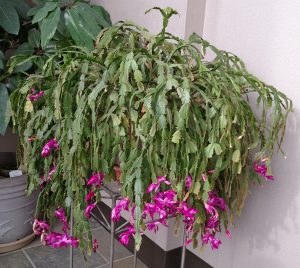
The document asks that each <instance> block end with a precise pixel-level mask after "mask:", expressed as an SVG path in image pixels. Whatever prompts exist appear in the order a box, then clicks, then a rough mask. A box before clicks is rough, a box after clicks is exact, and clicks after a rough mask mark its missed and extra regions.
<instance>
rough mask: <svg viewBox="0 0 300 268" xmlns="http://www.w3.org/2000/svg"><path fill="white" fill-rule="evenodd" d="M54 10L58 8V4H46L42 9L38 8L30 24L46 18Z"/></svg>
mask: <svg viewBox="0 0 300 268" xmlns="http://www.w3.org/2000/svg"><path fill="white" fill-rule="evenodd" d="M55 8H58V3H55V2H47V3H46V4H45V5H44V6H43V7H41V8H39V10H38V11H37V12H36V13H35V15H34V16H33V18H32V24H34V23H37V22H39V21H41V20H42V19H44V18H46V17H47V15H48V13H49V12H51V11H52V10H54V9H55ZM31 12H32V11H31ZM34 12H35V11H34ZM30 14H31V13H30Z"/></svg>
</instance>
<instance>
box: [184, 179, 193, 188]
mask: <svg viewBox="0 0 300 268" xmlns="http://www.w3.org/2000/svg"><path fill="white" fill-rule="evenodd" d="M191 186H192V177H191V176H187V177H186V179H185V187H186V189H187V190H189V189H190V188H191Z"/></svg>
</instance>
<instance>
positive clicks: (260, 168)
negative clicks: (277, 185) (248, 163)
mask: <svg viewBox="0 0 300 268" xmlns="http://www.w3.org/2000/svg"><path fill="white" fill-rule="evenodd" d="M253 168H254V171H255V172H256V173H257V174H259V175H261V176H263V177H265V178H266V180H270V181H274V177H273V176H272V175H268V168H267V166H266V165H265V164H261V165H259V164H258V163H257V162H254V163H253Z"/></svg>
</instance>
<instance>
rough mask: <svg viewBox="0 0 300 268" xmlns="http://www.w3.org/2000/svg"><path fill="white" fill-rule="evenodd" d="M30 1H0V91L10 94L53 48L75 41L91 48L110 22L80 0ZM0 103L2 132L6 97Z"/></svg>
mask: <svg viewBox="0 0 300 268" xmlns="http://www.w3.org/2000/svg"><path fill="white" fill-rule="evenodd" d="M34 2H35V3H36V6H34V7H33V8H30V6H29V5H27V4H26V2H25V1H24V0H0V27H2V28H3V29H4V31H1V32H0V40H1V44H0V83H2V86H1V90H2V93H1V94H6V93H8V94H10V92H12V91H13V90H14V89H15V88H16V86H17V85H18V82H19V81H20V80H22V79H24V77H25V75H26V74H25V73H35V72H38V71H39V70H40V68H42V66H43V65H44V64H45V62H46V61H47V60H48V59H49V57H51V56H52V55H53V54H54V53H55V51H56V49H60V48H63V47H67V46H70V45H75V44H78V45H82V46H84V47H88V48H90V49H92V48H93V46H94V40H95V39H96V36H97V35H98V33H99V32H100V30H101V29H103V28H104V27H107V26H110V25H111V21H110V17H109V14H108V13H107V12H106V10H105V9H104V8H103V7H101V6H95V5H90V4H88V3H86V1H84V0H81V1H79V0H77V1H63V2H62V1H34ZM68 14H70V15H68ZM70 20H71V22H72V25H71V26H70V24H69V21H70ZM20 24H21V28H20ZM75 37H76V38H75ZM15 56H18V57H17V58H15ZM9 61H10V62H9ZM8 62H9V64H8ZM24 74H25V75H24ZM4 87H5V88H4ZM4 92H6V93H4ZM4 100H5V101H4ZM1 105H2V107H1V108H0V118H6V120H1V121H0V134H2V135H3V134H4V133H5V130H6V127H7V124H8V122H7V120H8V121H9V119H10V117H7V115H9V114H10V111H9V109H10V103H9V99H7V98H5V99H3V100H2V102H1Z"/></svg>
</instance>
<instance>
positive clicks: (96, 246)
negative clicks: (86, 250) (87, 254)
mask: <svg viewBox="0 0 300 268" xmlns="http://www.w3.org/2000/svg"><path fill="white" fill-rule="evenodd" d="M98 247H99V243H98V241H97V239H94V240H93V251H94V253H96V251H97V248H98Z"/></svg>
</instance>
